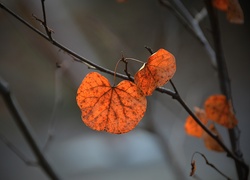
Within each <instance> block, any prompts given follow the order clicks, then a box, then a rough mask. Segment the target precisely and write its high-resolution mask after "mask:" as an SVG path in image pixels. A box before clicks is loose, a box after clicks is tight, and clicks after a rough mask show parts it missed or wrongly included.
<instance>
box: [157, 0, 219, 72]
mask: <svg viewBox="0 0 250 180" xmlns="http://www.w3.org/2000/svg"><path fill="white" fill-rule="evenodd" d="M159 2H160V4H162V5H163V6H164V7H167V8H169V9H170V10H172V11H173V12H174V13H173V14H174V15H175V16H176V17H177V18H178V19H179V20H180V22H181V23H182V24H183V25H184V27H186V28H187V29H188V30H189V32H191V34H192V35H194V36H195V37H196V38H197V39H198V40H199V42H201V43H202V44H203V46H204V47H205V49H206V51H207V53H208V55H209V56H210V59H211V64H212V65H213V67H214V68H217V64H216V58H215V52H214V50H213V49H212V47H211V46H210V44H209V42H208V40H207V38H206V37H205V35H204V33H203V32H202V30H201V28H200V26H199V21H198V19H197V18H194V17H193V16H192V15H191V14H190V12H189V11H188V10H187V8H186V7H185V6H184V5H183V4H182V2H181V1H180V0H159Z"/></svg>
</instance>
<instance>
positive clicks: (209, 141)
mask: <svg viewBox="0 0 250 180" xmlns="http://www.w3.org/2000/svg"><path fill="white" fill-rule="evenodd" d="M208 129H209V130H210V131H211V132H212V133H213V134H215V135H217V136H218V137H219V139H221V136H220V134H219V132H218V131H217V129H216V128H215V126H214V124H210V126H209V127H208ZM203 140H204V144H205V146H206V148H207V149H209V150H213V151H217V152H224V149H223V148H222V147H221V146H220V145H219V144H218V143H217V142H216V141H215V140H214V139H213V138H211V136H209V135H208V134H207V133H206V132H205V131H204V135H203Z"/></svg>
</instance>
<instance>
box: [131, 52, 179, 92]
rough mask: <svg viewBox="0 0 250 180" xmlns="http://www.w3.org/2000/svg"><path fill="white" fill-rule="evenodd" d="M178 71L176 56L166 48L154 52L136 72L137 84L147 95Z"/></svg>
mask: <svg viewBox="0 0 250 180" xmlns="http://www.w3.org/2000/svg"><path fill="white" fill-rule="evenodd" d="M175 71H176V64H175V58H174V56H173V55H172V54H171V53H170V52H168V51H166V50H165V49H159V50H158V51H157V52H155V53H154V54H152V55H151V56H150V57H149V59H148V61H147V63H146V64H144V65H143V66H142V67H141V69H140V70H139V71H138V72H137V73H136V74H135V84H136V85H137V86H138V87H139V88H140V89H141V90H142V92H143V93H144V94H145V95H146V96H149V95H152V93H153V91H154V90H155V89H156V88H157V87H160V86H163V85H164V84H165V83H167V82H168V81H169V80H170V79H171V78H172V77H173V75H174V73H175Z"/></svg>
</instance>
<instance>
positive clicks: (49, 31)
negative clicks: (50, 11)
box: [41, 0, 53, 41]
mask: <svg viewBox="0 0 250 180" xmlns="http://www.w3.org/2000/svg"><path fill="white" fill-rule="evenodd" d="M44 2H45V0H41V3H42V10H43V26H44V28H45V30H46V33H47V35H48V37H49V39H50V40H51V41H53V39H52V36H51V30H50V29H49V28H48V26H47V19H46V11H45V5H44Z"/></svg>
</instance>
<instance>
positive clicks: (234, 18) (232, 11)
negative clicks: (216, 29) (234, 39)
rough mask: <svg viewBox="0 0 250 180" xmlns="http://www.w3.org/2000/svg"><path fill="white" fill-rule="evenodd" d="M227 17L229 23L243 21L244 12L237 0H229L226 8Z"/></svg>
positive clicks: (240, 22) (241, 22)
mask: <svg viewBox="0 0 250 180" xmlns="http://www.w3.org/2000/svg"><path fill="white" fill-rule="evenodd" d="M227 19H228V21H229V22H230V23H235V24H243V23H244V14H243V11H242V9H241V6H240V4H239V2H238V0H229V4H228V9H227Z"/></svg>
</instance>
